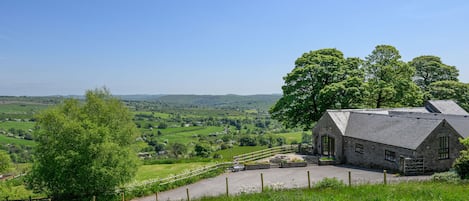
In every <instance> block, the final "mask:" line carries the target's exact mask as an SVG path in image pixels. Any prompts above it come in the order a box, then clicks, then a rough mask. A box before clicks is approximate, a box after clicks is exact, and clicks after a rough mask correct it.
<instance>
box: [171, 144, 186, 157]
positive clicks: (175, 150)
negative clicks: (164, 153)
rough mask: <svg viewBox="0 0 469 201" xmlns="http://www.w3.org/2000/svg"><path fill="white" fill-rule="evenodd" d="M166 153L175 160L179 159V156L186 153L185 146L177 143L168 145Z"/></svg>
mask: <svg viewBox="0 0 469 201" xmlns="http://www.w3.org/2000/svg"><path fill="white" fill-rule="evenodd" d="M168 152H169V153H170V154H171V155H173V156H174V157H175V158H179V156H181V155H184V154H186V153H187V146H186V145H184V144H182V143H179V142H174V143H170V144H169V145H168Z"/></svg>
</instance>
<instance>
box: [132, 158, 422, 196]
mask: <svg viewBox="0 0 469 201" xmlns="http://www.w3.org/2000/svg"><path fill="white" fill-rule="evenodd" d="M307 171H309V172H310V177H311V182H312V183H313V184H314V183H315V182H317V181H320V180H322V179H323V178H326V177H329V178H332V177H336V178H337V179H340V180H343V181H344V183H348V172H349V171H350V172H351V178H352V183H353V184H359V183H382V182H383V172H381V171H376V170H370V169H363V168H356V167H353V166H342V165H341V166H317V165H311V164H308V166H307V167H302V168H271V169H263V170H249V171H240V172H233V173H231V172H230V173H225V174H222V175H220V176H217V177H214V178H210V179H205V180H202V181H199V182H197V183H194V184H190V185H187V186H183V187H179V188H176V189H173V190H170V191H166V192H160V193H158V200H186V199H187V194H186V189H189V194H190V197H191V199H193V198H200V197H202V196H215V195H221V194H225V193H226V178H228V189H229V193H230V194H238V193H243V192H247V193H250V192H260V191H261V173H262V174H263V177H264V186H271V187H273V188H298V187H307V186H308V177H307ZM429 178H430V176H406V177H398V176H395V175H393V174H387V181H388V183H391V182H398V181H409V180H427V179H429ZM134 200H135V201H137V200H138V201H154V200H155V196H148V197H143V198H139V199H134Z"/></svg>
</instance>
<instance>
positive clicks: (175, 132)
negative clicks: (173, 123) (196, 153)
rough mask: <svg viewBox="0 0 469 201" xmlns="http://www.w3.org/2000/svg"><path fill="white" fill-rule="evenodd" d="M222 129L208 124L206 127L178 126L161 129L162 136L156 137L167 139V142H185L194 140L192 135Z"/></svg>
mask: <svg viewBox="0 0 469 201" xmlns="http://www.w3.org/2000/svg"><path fill="white" fill-rule="evenodd" d="M221 131H223V128H222V127H216V126H208V127H179V128H167V129H161V132H162V133H163V135H162V136H159V137H158V138H159V139H161V140H168V142H170V143H171V142H180V143H183V144H187V143H189V142H191V141H194V139H192V138H193V136H195V135H200V136H208V135H209V134H210V133H216V132H221Z"/></svg>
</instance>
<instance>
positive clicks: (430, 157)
mask: <svg viewBox="0 0 469 201" xmlns="http://www.w3.org/2000/svg"><path fill="white" fill-rule="evenodd" d="M443 136H448V140H449V158H447V159H439V158H438V156H439V155H438V150H439V146H440V137H443ZM459 138H462V137H461V136H460V135H458V134H457V132H456V131H455V130H454V129H453V128H451V126H450V125H449V124H447V123H446V121H443V122H442V123H441V124H440V125H439V126H438V127H437V128H436V129H435V130H434V131H433V132H432V133H431V134H430V135H429V136H428V137H427V138H426V139H425V140H424V141H423V143H422V144H421V145H420V146H419V147H418V148H417V153H418V154H419V156H423V160H424V165H425V170H426V171H430V172H441V171H447V170H448V169H450V168H451V166H452V164H453V162H454V160H456V158H457V157H459V152H460V151H461V150H462V149H464V146H463V145H462V144H461V143H459Z"/></svg>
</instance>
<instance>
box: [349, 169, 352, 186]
mask: <svg viewBox="0 0 469 201" xmlns="http://www.w3.org/2000/svg"><path fill="white" fill-rule="evenodd" d="M348 186H352V172H350V171H348Z"/></svg>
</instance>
